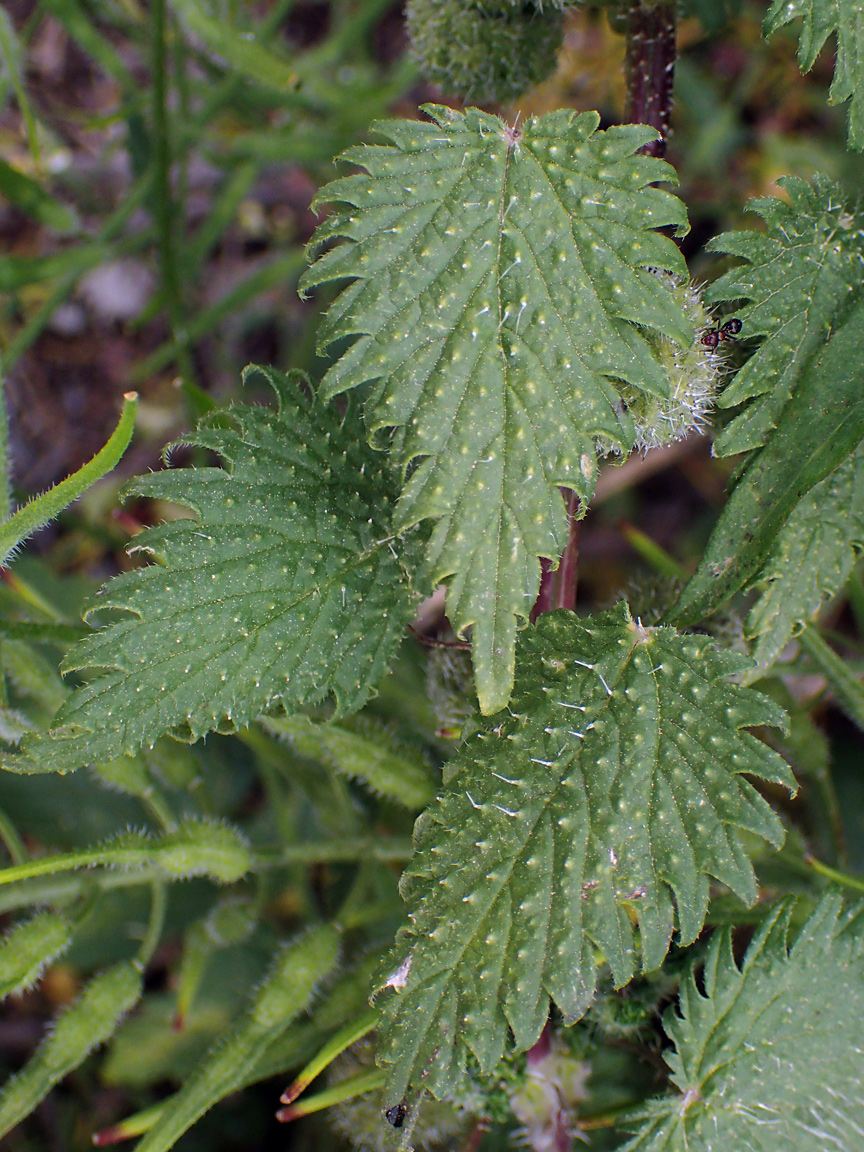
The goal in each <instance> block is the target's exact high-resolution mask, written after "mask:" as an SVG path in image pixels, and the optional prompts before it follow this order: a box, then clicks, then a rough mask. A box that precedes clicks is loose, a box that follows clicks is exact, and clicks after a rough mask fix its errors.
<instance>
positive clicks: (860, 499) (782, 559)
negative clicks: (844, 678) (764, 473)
mask: <svg viewBox="0 0 864 1152" xmlns="http://www.w3.org/2000/svg"><path fill="white" fill-rule="evenodd" d="M862 551H864V445H862V444H859V446H858V448H857V450H856V451H855V452H854V454H853V455H852V456H850V457H849V458H848V459H847V460H846V461H844V463H843V464H841V465H840V467H839V468H838V469H837V471H836V472H834V473H832V474H831V475H830V476H827V477H826V478H825V479H824V480H822V481H821V482H820V483H819V484H817V485H816V486H815V487H814V488H811V489H810V491H809V492H808V493H807V495H806V496H804V497H803V499H802V500H801V501H800V502H799V504H798V506H797V507H796V509H795V511H794V512H793V513H792V515H791V516H790V517H789V519H788V520H787V522H786V526H785V528H784V529H783V531H782V532H781V533H780V534H779V536H778V537H777V539H776V540H775V542H774V548H773V550H772V552H771V556H770V559H769V560H768V563H767V564H766V565H765V567H764V568H763V570H762V573H761V577H760V581H761V583H763V584H764V585H765V587H764V590H763V591H762V594H761V595H760V597H759V599H758V600H757V601H756V603H755V604H754V605H753V607H752V609H751V610H750V614H749V616H748V617H747V634H748V636H751V637H755V638H756V644H755V646H754V649H753V657H754V659H755V660H756V663H757V665H758V668H757V669H756V670H754V672H753V673H750V674H749V676H750V678H751V679H755V678H756V677H757V676H759V675H762V674H763V673H764V672H765V671H766V670H767V669H768V668H770V667H771V665H772V664H773V663H774V661H775V660H776V659H777V657H778V656H779V655H780V652H781V650H782V649H783V647H784V646H785V644H786V643H787V641H788V640H789V638H790V636H792V634H793V633H794V632H795V631H797V629H798V628H799V627H800V625H802V624H804V623H805V622H806V621H807V620H809V619H810V618H811V617H812V616H814V615H815V613H816V612H817V611H818V610H819V607H820V605H821V604H822V603H823V601H824V600H826V599H827V598H828V597H829V596H833V595H835V594H836V593H837V592H839V591H840V589H841V588H842V587H843V585H844V584H845V583H846V580H847V579H848V577H849V574H850V573H851V571H852V568H853V567H854V565H855V561H856V560H857V559H858V557H859V556H860V554H861V552H862Z"/></svg>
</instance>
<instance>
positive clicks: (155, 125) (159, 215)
mask: <svg viewBox="0 0 864 1152" xmlns="http://www.w3.org/2000/svg"><path fill="white" fill-rule="evenodd" d="M150 37H151V44H150V82H151V95H152V102H151V119H152V139H153V174H154V186H153V191H154V197H155V209H156V210H155V219H156V231H157V235H158V247H159V267H160V273H161V279H162V288H163V292H164V294H165V306H166V308H167V310H168V316H169V318H170V321H171V330H172V333H173V336H174V342H175V344H176V345H177V348H178V360H179V363H180V370H181V373H182V375H183V377H184V379H185V380H188V381H192V377H193V371H192V359H191V357H190V355H189V345H188V338H187V334H186V331H185V327H184V323H183V301H182V297H181V293H180V276H179V273H178V270H177V244H176V240H177V237H176V234H175V233H176V229H175V211H174V196H173V193H172V190H171V138H170V135H169V127H168V75H167V70H166V68H165V56H166V53H167V42H166V41H167V35H166V21H165V0H151V3H150Z"/></svg>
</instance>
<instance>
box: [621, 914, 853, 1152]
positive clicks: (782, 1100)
mask: <svg viewBox="0 0 864 1152" xmlns="http://www.w3.org/2000/svg"><path fill="white" fill-rule="evenodd" d="M793 907H794V905H791V904H786V905H781V906H779V907H778V908H777V909H776V910H775V911H774V912H773V914H772V915H771V916H770V917H769V919H768V920H767V921H766V923H765V924H764V926H763V927H762V928H761V929H760V931H759V933H758V935H757V936H756V938H755V939H754V941H753V943H752V944H751V945H750V947H749V948H748V949H747V954H746V956H745V957H744V961H743V964H742V966H741V967H740V968H739V967H738V965H737V964H736V962H735V958H734V955H733V952H732V934H731V930H729V929H724V930H723V931H719V932H716V933H715V934H714V936H713V938H712V940H711V946H710V948H709V951H708V955H707V957H706V959H705V963H704V969H703V971H702V975H701V978H700V979H699V980H697V977H696V974H695V973H694V972H691V973H690V975H689V977H688V978H687V979H685V981H684V983H683V984H682V986H681V991H680V996H679V1003H678V1010H677V1012H675V1011H674V1010H673V1009H670V1010H669V1012H668V1013H667V1015H666V1017H665V1019H664V1026H665V1029H666V1032H667V1035H668V1036H669V1039H670V1040H671V1041H672V1043H673V1044H674V1046H675V1047H674V1052H672V1053H671V1054H666V1062H667V1064H668V1065H669V1068H670V1070H671V1073H672V1077H671V1078H672V1082H673V1083H674V1084H675V1086H676V1088H678V1090H679V1092H680V1095H677V1096H670V1097H667V1098H665V1099H660V1100H656V1101H653V1102H652V1103H651V1104H650V1105H649V1106H648V1108H647V1109H646V1110H645V1112H644V1113H642V1114H641V1115H640V1116H639V1117H637V1119H644V1121H645V1123H644V1125H643V1127H642V1129H641V1131H640V1133H639V1135H638V1136H637V1137H636V1138H635V1139H634V1140H633V1141H631V1142H630V1143H629V1144H627V1145H626V1149H624V1150H622V1152H710V1150H711V1149H718V1150H719V1149H723V1150H724V1152H726V1150H728V1152H774V1150H775V1149H776V1150H777V1152H780V1150H787V1149H788V1150H789V1152H791V1150H792V1149H794V1152H827V1150H828V1149H834V1148H836V1149H837V1150H838V1152H839V1150H840V1149H842V1150H843V1152H861V1149H864V1128H862V1124H861V1118H862V1116H864V1091H862V1084H864V1048H862V1045H861V1018H862V1014H864V943H862V939H861V934H860V925H859V926H858V927H856V925H855V924H854V923H850V921H851V920H852V916H851V915H849V914H843V913H841V911H840V900H839V899H838V898H837V897H836V896H834V895H830V896H827V897H825V899H823V900H822V902H821V903H820V904H819V906H818V907H817V908H816V910H815V911H814V912H813V914H812V916H811V917H810V919H809V920H808V921H807V923H806V924H805V925H804V927H803V928H802V929H801V931H800V932H799V934H798V938H797V939H796V941H795V943H794V944H793V945H792V947H791V949H790V948H789V947H788V943H787V937H788V934H789V921H790V916H791V914H792V911H793ZM857 912H858V914H859V915H860V909H858V910H857ZM853 915H854V913H853ZM703 989H704V990H703Z"/></svg>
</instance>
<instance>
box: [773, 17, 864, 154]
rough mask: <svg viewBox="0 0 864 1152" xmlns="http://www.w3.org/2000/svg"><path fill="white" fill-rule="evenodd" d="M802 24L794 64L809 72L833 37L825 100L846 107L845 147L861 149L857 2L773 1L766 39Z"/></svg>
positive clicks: (863, 114) (862, 83)
mask: <svg viewBox="0 0 864 1152" xmlns="http://www.w3.org/2000/svg"><path fill="white" fill-rule="evenodd" d="M798 19H801V20H803V26H802V28H801V40H800V42H799V45H798V63H799V64H800V65H801V71H802V72H809V71H810V69H811V68H812V67H813V65H814V64H815V63H816V57H817V56H818V55H819V53H820V51H821V50H822V46H823V45H824V43H825V41H826V40H827V39H828V37H829V36H831V35H836V36H837V55H836V58H835V63H834V79H833V81H832V82H831V90H830V93H829V100H830V102H831V103H832V104H843V103H844V102H845V101H846V100H851V101H852V102H851V104H850V105H849V144H850V146H851V147H852V148H857V149H859V151H860V149H862V148H864V52H862V50H861V45H862V43H864V11H862V8H861V5H860V3H859V2H858V0H774V3H773V4H772V5H771V8H770V9H769V11H768V14H767V15H766V17H765V22H764V24H763V29H764V32H765V35H766V36H770V35H771V34H772V33H773V32H776V31H777V30H778V28H782V27H783V26H784V25H785V24H791V23H792V21H793V20H798Z"/></svg>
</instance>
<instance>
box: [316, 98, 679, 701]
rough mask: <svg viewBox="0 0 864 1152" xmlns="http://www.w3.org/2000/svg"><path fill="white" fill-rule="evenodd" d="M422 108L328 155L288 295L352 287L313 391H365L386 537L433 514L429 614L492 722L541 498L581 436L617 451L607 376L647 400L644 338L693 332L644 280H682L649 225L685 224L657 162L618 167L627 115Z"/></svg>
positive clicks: (652, 364)
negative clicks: (330, 178)
mask: <svg viewBox="0 0 864 1152" xmlns="http://www.w3.org/2000/svg"><path fill="white" fill-rule="evenodd" d="M426 110H427V112H429V114H430V115H431V116H433V117H434V118H435V122H434V123H431V124H430V123H417V122H397V121H390V122H387V123H385V124H381V125H379V126H378V130H379V131H380V132H381V133H382V134H383V135H385V136H387V137H388V138H389V139H390V140H391V141H392V143H391V144H389V145H386V146H383V147H361V148H353V149H350V150H349V151H348V152H346V153H345V154H344V156H343V157H342V159H343V160H346V161H348V162H350V163H352V164H355V165H358V166H361V167H362V168H363V169H364V170H365V171H363V172H360V173H357V174H355V175H352V176H348V177H346V178H344V179H341V180H336V181H335V182H333V183H332V184H330V185H328V186H327V187H326V188H324V189H323V190H322V192H321V195H320V197H319V201H321V202H333V203H335V204H336V205H337V208H336V211H335V212H334V213H333V215H332V216H330V217H329V218H328V219H327V220H326V221H325V222H324V223H323V224H322V225H321V227H320V228H319V230H318V232H317V233H316V236H315V238H314V242H315V245H316V249H315V250H320V248H321V246H323V245H325V244H326V243H328V242H330V241H332V240H335V239H341V240H342V241H343V243H341V244H339V245H337V246H336V247H335V248H331V249H330V250H329V251H327V252H326V253H325V254H324V255H322V256H320V258H319V259H318V260H317V261H316V263H315V264H313V266H312V267H311V268H310V269H309V270H308V272H307V273H306V274H305V277H304V278H303V281H302V287H303V288H304V289H308V288H311V287H313V286H315V285H319V284H324V283H327V282H328V281H334V280H338V281H345V280H348V281H350V283H349V284H348V286H347V287H345V288H344V289H343V291H342V293H341V295H340V296H339V297H338V299H337V300H336V302H335V303H334V304H333V305H332V307H331V308H330V310H329V311H328V313H327V316H326V319H325V321H324V324H323V327H322V331H321V338H320V343H321V347H322V350H325V349H327V348H329V347H331V346H334V345H338V347H339V350H340V351H342V355H341V357H340V359H339V360H338V361H337V362H336V363H335V364H334V365H333V366H332V367H331V368H330V370H329V371H328V373H327V375H326V376H325V378H324V381H323V385H322V389H323V394H324V395H325V396H327V397H329V396H333V395H334V394H336V393H338V392H343V391H346V390H347V389H351V388H356V387H358V386H360V385H366V386H367V389H368V391H367V393H366V396H367V399H366V408H365V413H366V422H367V427H368V430H369V433H370V435H372V436H373V438H376V439H377V440H379V441H381V442H384V443H388V444H389V445H390V446H391V449H392V451H393V453H394V455H395V458H396V460H397V461H398V462H399V463H400V464H401V466H402V468H403V470H404V474H405V484H404V487H403V490H402V494H401V497H400V500H399V504H398V507H397V510H396V523H397V526H398V527H402V528H404V527H407V526H409V525H411V524H415V523H417V522H419V521H421V520H424V519H430V520H433V521H434V522H435V525H434V531H433V535H432V540H431V545H430V548H429V551H428V554H427V560H426V565H427V571H428V575H429V577H430V579H431V580H432V581H434V582H440V581H442V580H445V579H447V580H449V589H448V615H449V617H450V619H451V620H452V621H453V623H454V625H455V626H456V628H457V629H458V630H459V631H460V632H464V630H465V629H466V628H468V627H469V626H471V627H472V629H473V633H472V641H473V659H474V665H475V673H476V679H477V688H478V694H479V697H480V704H481V708H482V710H483V711H484V712H486V713H491V712H494V711H496V710H497V709H498V708H501V707H503V706H504V704H506V702H507V699H508V697H509V694H510V690H511V687H512V681H513V660H514V651H515V643H516V627H517V620H518V619H519V618H523V619H524V618H527V616H528V614H529V612H530V610H531V607H532V604H533V602H534V600H535V598H536V594H537V589H538V586H539V577H540V568H539V559H538V558H539V557H543V556H545V557H550V558H555V559H557V558H558V556H560V554H561V552H562V551H563V548H564V544H565V542H566V516H565V510H564V506H563V503H562V500H561V497H560V495H559V493H558V491H557V488H558V486H559V485H562V486H565V487H567V488H570V489H572V490H573V491H575V492H576V493H578V495H579V496H580V497H581V499H582V501H583V505H584V503H585V502H587V501H588V500H589V499H590V497H591V494H592V492H593V490H594V482H595V479H596V472H597V467H596V461H595V446H594V445H595V441H596V440H597V439H601V440H603V441H604V442H606V443H611V444H613V445H617V446H618V447H620V449H621V450H623V451H625V452H626V451H629V449H630V448H631V447H632V443H633V428H632V422H631V421H630V419H629V417H628V415H627V413H626V410H625V408H624V406H623V405H622V404H621V403H620V400H619V394H618V391H617V389H619V388H620V387H621V386H622V384H621V382H622V381H623V382H624V383H626V384H627V385H629V386H631V387H634V388H637V389H642V390H644V391H646V392H648V393H651V394H653V395H659V396H665V395H666V394H667V392H668V382H667V380H666V378H665V375H664V373H663V370H662V369H661V366H660V364H659V362H658V359H657V357H656V355H655V352H654V350H653V349H652V345H651V343H650V341H649V339H648V335H649V334H650V333H657V332H662V333H663V334H665V335H666V336H668V337H671V338H672V339H673V340H676V341H678V342H680V343H681V344H685V345H686V344H690V343H691V342H692V340H693V328H692V325H691V324H690V322H689V321H688V320H687V318H686V316H685V315H684V312H683V310H682V308H681V305H680V304H679V303H677V302H676V300H675V298H674V296H673V294H672V293H671V292H670V291H669V289H668V286H667V284H666V283H665V282H664V280H663V278H662V277H660V276H657V275H656V274H654V272H652V271H650V269H653V270H666V271H667V272H672V273H676V274H680V275H686V267H685V265H684V262H683V260H682V258H681V255H680V253H679V252H678V250H677V248H676V246H675V244H674V243H673V242H672V241H671V240H670V239H669V238H668V237H666V236H663V235H661V234H659V233H658V232H657V231H655V230H656V229H657V228H660V227H662V226H667V225H673V226H675V227H676V228H678V229H679V231H680V230H682V229H683V228H684V227H685V226H686V225H685V214H684V209H683V206H682V205H681V203H680V201H679V200H677V199H676V198H675V197H673V196H672V195H670V194H669V193H668V192H665V191H662V190H660V189H658V188H656V187H652V185H654V184H656V183H657V182H658V181H667V182H674V179H675V175H674V172H673V170H672V169H671V168H670V167H669V166H668V165H666V164H665V163H663V162H662V161H659V160H656V159H652V158H650V157H647V156H642V155H636V153H637V151H638V149H639V148H640V147H641V146H642V145H644V144H645V143H646V142H647V141H648V140H649V139H652V138H653V133H652V130H651V129H649V128H646V127H645V126H643V125H626V126H623V127H618V128H612V129H609V130H608V131H605V132H598V131H597V130H596V129H597V124H598V122H599V117H598V115H597V114H596V113H593V112H591V113H582V114H579V115H577V114H575V113H573V112H563V111H562V112H555V113H551V114H549V115H546V116H542V117H539V118H530V119H528V120H527V121H526V122H525V123H524V124H522V125H520V126H519V128H509V127H507V126H506V125H505V124H504V123H503V122H502V121H501V120H499V119H498V118H497V117H495V116H490V115H488V114H486V113H483V112H479V111H477V110H476V109H469V110H468V111H467V112H466V113H465V114H462V113H458V112H454V111H452V110H451V109H448V108H442V107H432V106H430V107H428V108H427V109H426ZM346 340H351V341H352V342H351V343H350V345H349V347H348V348H347V350H344V348H345V341H346ZM343 350H344V351H343Z"/></svg>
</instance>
